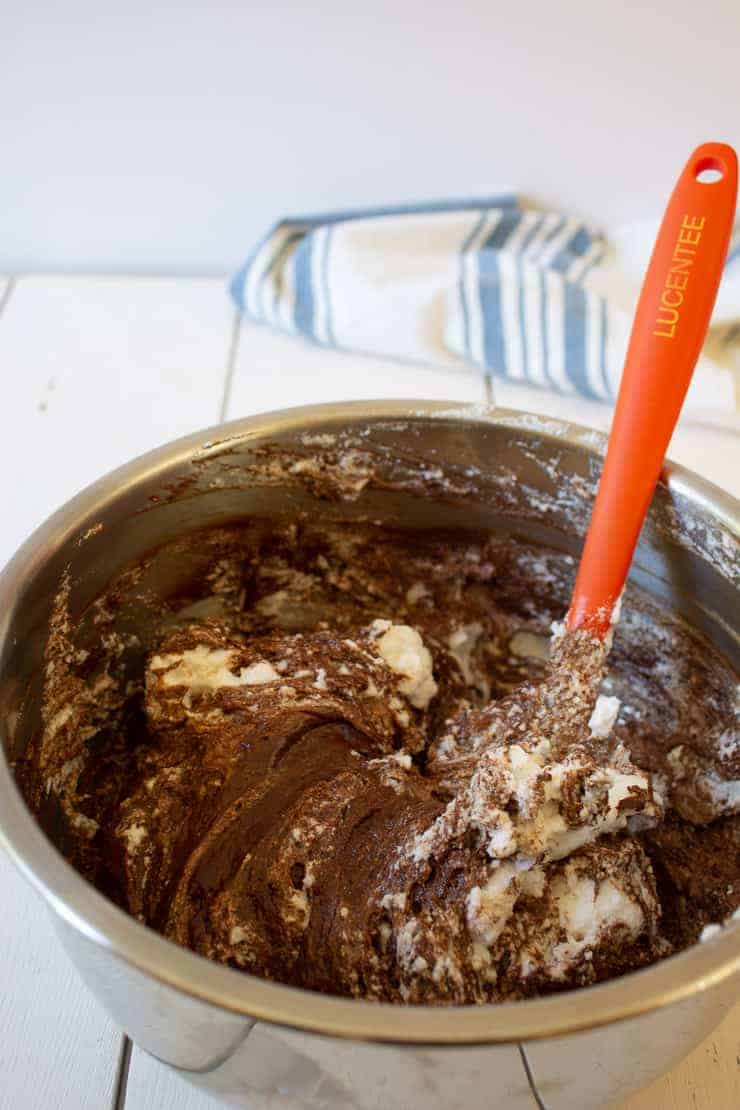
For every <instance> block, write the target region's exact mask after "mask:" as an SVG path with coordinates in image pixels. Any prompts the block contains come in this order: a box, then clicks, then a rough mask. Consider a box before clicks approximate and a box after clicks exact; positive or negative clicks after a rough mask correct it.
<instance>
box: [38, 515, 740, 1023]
mask: <svg viewBox="0 0 740 1110" xmlns="http://www.w3.org/2000/svg"><path fill="white" fill-rule="evenodd" d="M198 542H199V543H200V544H201V545H203V544H205V545H206V546H208V545H210V546H211V548H212V552H213V558H212V560H211V561H210V563H209V569H208V572H207V574H206V575H205V577H204V578H203V579H202V580H201V581H199V582H198V583H197V584H194V585H193V589H192V591H191V596H190V597H188V598H186V599H182V598H181V599H180V602H181V604H180V607H179V612H177V613H173V612H170V613H166V614H163V620H162V622H161V629H160V633H159V635H158V637H157V639H156V642H154V643H152V644H149V645H143V647H144V648H145V649H146V650H145V651H143V652H142V654H141V658H142V666H141V667H140V669H139V671H138V673H137V674H136V675H135V676H133V677H132V675H131V673H130V670H129V672H127V674H126V681H125V683H124V682H123V681H122V679H121V676H120V675H119V674H117V673H116V671H115V667H111V666H110V665H104V664H103V662H102V661H101V659H97V660H95V659H94V660H92V661H90V660H89V659H76V658H75V657H74V653H73V652H72V650H71V648H69V647H68V650H67V651H66V655H65V654H64V652H62V655H63V656H64V659H65V660H66V669H64V668H62V670H64V674H63V677H62V678H61V680H59V681H57V682H55V683H54V682H50V683H49V691H48V696H47V700H46V705H45V730H44V734H43V736H42V737H40V738H39V742H38V745H37V746H36V747H35V748H34V750H33V751H32V752H31V753H30V755H29V757H28V760H27V761H26V762H25V763H24V764H23V766H21V767H19V776H20V778H21V781H22V782H23V784H24V786H25V789H26V793H27V796H28V797H29V799H30V800H31V802H32V804H33V805H34V807H35V808H36V809H37V811H38V812H39V814H40V816H41V818H42V820H43V821H44V823H45V824H46V827H47V828H48V829H50V830H51V832H52V835H54V837H55V839H56V840H57V842H58V843H60V844H61V846H62V848H63V850H64V851H66V853H67V854H68V855H69V856H70V858H71V859H73V861H74V862H75V863H76V865H77V866H78V867H80V868H81V869H82V870H83V871H84V873H86V874H87V875H88V876H89V877H90V878H91V879H92V881H94V882H96V883H97V885H99V886H100V887H101V889H103V890H105V891H106V892H107V893H108V894H109V895H111V896H112V897H114V898H115V899H116V900H117V901H118V902H119V903H120V904H121V905H123V906H124V907H125V908H126V909H127V910H128V911H129V912H130V913H132V914H133V915H135V916H136V917H138V918H139V919H140V920H141V921H143V922H145V923H147V924H149V925H151V926H153V927H154V928H156V929H158V930H159V931H161V932H163V933H164V934H165V935H166V936H168V937H170V938H172V939H173V940H175V941H177V942H178V943H179V944H182V945H186V946H188V947H190V948H192V949H194V950H195V951H197V952H200V953H202V954H203V955H206V956H209V957H210V958H212V959H215V960H219V961H221V962H223V963H227V964H230V965H232V966H235V967H238V968H241V969H243V970H244V971H248V972H252V973H254V974H257V975H260V976H263V977H267V978H270V979H275V980H279V981H282V982H288V983H292V984H295V985H298V986H302V987H306V988H309V989H314V990H320V991H325V992H330V993H335V994H342V995H349V996H356V997H364V998H371V999H377V1000H386V1001H394V1002H417V1003H464V1002H487V1001H497V1000H502V999H507V998H517V997H523V996H527V995H532V994H537V993H542V992H546V991H548V990H553V989H563V988H566V987H573V986H579V985H584V984H588V983H591V982H595V981H598V980H600V979H603V978H606V977H609V976H611V975H615V974H620V973H622V972H624V971H626V970H629V969H632V968H636V967H639V966H641V965H643V964H646V963H648V962H651V961H653V960H656V959H658V958H660V957H663V956H666V955H668V954H670V953H671V952H672V951H674V950H675V949H676V948H678V947H682V946H684V945H686V944H687V943H690V942H692V941H694V940H696V939H697V937H698V936H699V933H700V932H701V930H702V928H703V927H704V926H705V925H706V924H707V923H708V922H710V921H711V922H716V921H720V920H724V919H727V918H729V917H730V915H731V914H732V913H733V912H734V911H735V910H736V909H737V906H738V904H739V903H740V831H739V828H740V819H739V818H738V817H737V816H733V814H735V813H736V812H737V809H738V805H739V803H740V799H739V784H738V777H739V775H740V753H739V752H738V743H737V728H736V722H737V716H736V714H737V702H736V680H735V676H734V675H733V673H732V671H731V670H730V668H729V666H728V665H727V663H726V662H725V661H724V660H723V659H722V658H721V657H720V656H719V655H717V654H716V652H714V651H713V650H712V649H711V648H710V647H709V646H708V645H707V644H706V643H704V642H703V641H702V640H700V639H699V638H698V637H697V636H695V635H694V634H693V633H692V632H691V631H690V630H688V629H687V628H685V627H683V626H681V625H679V624H678V623H676V622H674V621H672V620H670V619H668V618H667V617H665V616H664V615H661V614H660V613H658V612H656V611H655V609H654V608H653V607H652V606H651V605H650V604H649V603H647V602H646V601H645V600H644V599H640V598H631V599H628V601H627V604H626V606H625V614H624V618H623V621H622V624H621V625H620V628H619V631H618V634H617V637H616V642H615V645H614V649H613V652H612V654H611V656H610V658H609V663H608V667H606V665H605V652H606V649H605V647H604V645H602V644H599V643H598V642H596V641H594V640H592V639H591V638H590V637H588V636H587V635H585V634H578V635H576V636H565V635H564V634H563V632H562V629H560V628H558V627H557V626H556V631H555V633H554V635H553V636H552V639H551V640H550V625H551V622H552V621H553V620H554V619H558V618H560V617H562V614H563V612H564V607H565V603H566V600H567V597H568V593H569V589H570V582H571V576H572V569H573V567H572V560H570V559H569V557H568V556H564V555H561V554H557V553H555V552H552V551H548V550H546V549H538V548H533V547H531V546H527V545H524V544H519V543H516V542H514V541H511V540H506V541H504V540H497V539H495V538H490V537H481V536H465V535H461V534H451V535H434V534H429V533H423V534H420V533H413V534H412V533H403V532H399V531H396V532H394V531H391V530H388V529H383V528H374V527H372V526H370V525H367V526H356V525H355V526H346V527H340V526H334V527H332V528H326V527H323V528H318V527H312V526H310V525H307V524H305V523H304V524H300V525H299V524H296V523H293V524H289V525H284V526H267V525H264V524H263V525H259V526H257V525H255V526H252V527H245V528H243V529H233V530H221V531H214V532H212V533H209V534H208V536H204V537H200V539H199V540H198ZM204 599H205V600H204ZM548 654H549V659H548V658H547V655H548ZM53 671H54V665H53V661H52V672H53ZM59 673H61V670H59V668H58V674H57V678H58V677H59Z"/></svg>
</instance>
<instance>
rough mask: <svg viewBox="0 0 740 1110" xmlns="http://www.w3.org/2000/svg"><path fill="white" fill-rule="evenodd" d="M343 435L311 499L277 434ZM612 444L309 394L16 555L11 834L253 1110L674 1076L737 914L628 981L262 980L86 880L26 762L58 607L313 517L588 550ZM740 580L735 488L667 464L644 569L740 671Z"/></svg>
mask: <svg viewBox="0 0 740 1110" xmlns="http://www.w3.org/2000/svg"><path fill="white" fill-rule="evenodd" d="M327 444H333V445H334V448H335V449H336V450H335V463H336V472H337V474H341V475H345V476H346V474H350V475H351V476H352V478H353V480H354V492H355V494H356V497H355V499H353V500H342V499H341V497H339V498H337V496H336V492H337V491H336V489H335V490H333V491H332V490H331V489H328V490H324V493H328V494H330V496H325V497H321V496H319V497H316V496H315V493H316V488H315V486H314V487H312V486H311V483H310V482H307V481H306V473H305V472H306V470H307V469H310V467H309V468H306V467H305V466H300V465H299V466H295V465H292V466H288V467H284V468H283V469H282V471H281V472H280V473H278V472H277V471H276V470H275V469H274V468H273V469H272V470H271V469H270V466H269V465H267V463H266V459H265V457H264V454H263V449H264V448H265V447H266V445H276V446H279V448H280V449H281V450H285V451H289V452H293V454H292V455H291V456H290V457H291V458H293V459H294V460H295V458H299V459H300V457H302V456H307V455H310V454H311V452H313V451H317V450H319V449H323V446H325V445H327ZM322 445H323V446H322ZM602 449H603V439H602V437H601V436H599V435H597V434H596V433H594V432H590V431H587V430H585V429H582V428H577V427H574V426H573V425H568V424H563V423H561V422H558V421H554V420H550V419H544V418H540V417H536V416H532V415H528V414H523V413H513V412H506V411H501V410H496V411H493V412H491V413H487V412H484V411H481V410H480V409H479V408H474V407H464V408H460V407H458V406H453V405H451V404H442V403H434V404H430V403H425V402H416V401H409V402H368V403H360V404H338V405H325V406H317V407H313V408H302V409H292V410H289V411H284V412H280V413H272V414H268V415H264V416H259V417H254V418H252V419H248V420H243V421H238V422H236V423H233V424H229V425H226V426H224V427H220V428H216V429H210V430H208V431H207V432H203V433H201V434H197V435H194V436H191V437H189V438H187V439H183V440H180V441H178V442H176V443H174V444H171V445H169V446H166V447H163V448H162V449H161V450H158V451H155V452H153V453H152V454H150V455H147V456H145V457H143V458H141V459H137V460H135V461H134V462H132V463H130V464H129V465H128V466H125V467H123V468H121V469H120V470H118V471H116V472H115V473H113V474H111V475H109V476H107V477H105V478H103V479H101V480H100V481H99V482H97V483H95V485H93V486H91V487H90V488H89V489H87V490H85V492H83V493H81V494H80V495H79V496H78V497H76V498H75V499H74V500H73V501H71V502H70V503H69V504H67V505H66V506H65V507H64V508H63V509H61V510H60V511H59V512H58V513H57V514H56V515H55V516H53V517H52V518H51V519H50V520H49V521H48V522H47V523H46V524H44V525H43V526H42V527H41V528H40V529H39V530H38V531H37V532H36V533H35V534H34V535H33V536H32V537H31V538H30V539H29V540H28V542H27V543H26V544H25V545H24V547H23V548H22V549H21V550H20V551H19V552H18V554H17V555H16V557H15V558H14V559H13V561H12V562H11V563H10V564H9V565H8V567H7V568H6V569H5V571H4V573H3V574H2V577H0V728H1V729H2V740H3V748H4V751H5V753H6V756H7V758H6V759H0V842H1V843H2V844H3V845H4V846H5V848H6V850H7V851H8V852H9V853H10V855H11V856H12V858H13V859H14V860H15V862H16V864H17V866H18V867H19V868H20V870H21V871H22V872H23V874H24V875H25V876H26V878H27V879H28V881H29V882H30V883H32V885H33V886H34V887H35V888H36V890H37V891H38V892H39V893H40V894H41V896H42V898H43V899H44V900H45V902H46V904H47V906H48V907H49V909H50V910H51V915H52V920H53V922H54V926H55V928H56V931H57V932H58V934H59V937H60V939H61V941H62V943H63V945H64V947H65V948H66V950H67V952H68V953H69V955H70V956H71V958H72V960H73V961H74V963H75V964H76V966H77V968H78V969H79V972H80V974H81V975H82V977H83V979H84V980H85V982H86V983H87V984H88V985H89V987H90V988H91V989H92V990H93V992H94V993H95V995H96V996H97V997H98V999H99V1000H100V1001H101V1002H102V1003H103V1005H104V1006H105V1007H106V1009H107V1010H108V1012H109V1013H110V1014H111V1015H112V1017H113V1018H114V1019H115V1020H116V1021H117V1022H118V1024H119V1025H120V1026H121V1027H122V1028H123V1029H124V1030H126V1032H127V1033H128V1034H129V1035H130V1036H131V1037H132V1038H133V1040H134V1041H135V1042H136V1043H137V1044H139V1045H141V1047H142V1048H144V1049H146V1051H148V1052H150V1053H152V1054H153V1055H154V1056H156V1057H159V1059H161V1060H163V1061H165V1062H166V1063H168V1064H170V1065H171V1066H173V1067H175V1068H177V1069H179V1070H181V1071H182V1072H183V1073H184V1074H186V1075H187V1076H188V1077H189V1078H190V1079H191V1080H192V1081H193V1082H195V1083H198V1084H201V1085H202V1086H203V1087H205V1088H207V1089H208V1090H210V1091H211V1092H214V1093H216V1094H218V1095H220V1096H221V1097H222V1098H223V1099H224V1100H226V1101H231V1102H234V1103H236V1104H241V1105H245V1104H246V1105H252V1104H253V1103H252V1102H251V1101H250V1099H256V1100H257V1103H256V1104H257V1105H260V1106H262V1105H267V1104H269V1105H270V1106H284V1107H293V1106H301V1107H324V1108H329V1107H332V1108H333V1107H361V1108H363V1110H370V1108H380V1107H382V1108H383V1110H410V1108H414V1107H421V1106H423V1107H425V1108H427V1110H434V1108H437V1107H439V1108H442V1107H444V1108H449V1107H456V1106H460V1107H462V1106H464V1107H466V1110H474V1108H477V1107H480V1108H483V1107H489V1106H491V1105H496V1106H506V1107H517V1108H518V1107H532V1106H534V1105H536V1104H539V1105H544V1106H547V1107H549V1108H551V1110H552V1108H555V1107H568V1110H576V1108H578V1107H584V1108H586V1107H588V1108H589V1110H591V1108H593V1107H596V1106H600V1105H604V1104H605V1103H608V1102H610V1101H613V1100H615V1099H619V1098H623V1097H625V1096H626V1095H627V1094H629V1093H630V1092H631V1091H633V1090H635V1089H636V1088H638V1087H640V1086H641V1085H643V1084H645V1083H647V1082H649V1081H650V1080H651V1079H653V1078H654V1077H656V1076H657V1075H659V1074H660V1073H661V1072H663V1071H664V1070H666V1069H667V1068H669V1067H671V1066H672V1065H673V1064H674V1063H675V1062H676V1061H677V1060H678V1059H680V1058H681V1057H682V1056H683V1055H684V1054H685V1053H687V1052H688V1051H689V1050H690V1049H691V1048H692V1047H693V1046H694V1045H695V1044H697V1043H698V1042H699V1041H700V1040H701V1039H702V1038H703V1037H704V1036H705V1035H706V1034H707V1033H708V1032H709V1031H710V1029H711V1028H712V1027H713V1026H714V1025H715V1024H716V1023H717V1022H718V1021H719V1020H720V1019H721V1018H722V1016H723V1015H724V1013H725V1012H726V1011H727V1009H728V1007H729V1006H730V1005H731V1003H732V1002H733V1001H734V1000H735V998H736V996H737V986H738V972H740V927H738V926H733V927H729V928H727V929H725V930H723V931H722V933H721V935H719V936H718V937H716V938H715V939H713V940H711V941H709V942H707V943H705V944H701V945H697V946H695V947H693V948H692V949H690V950H689V951H686V952H684V953H682V954H680V955H678V956H675V957H673V958H671V959H669V960H666V961H664V962H662V963H660V964H658V965H656V966H654V967H651V968H648V969H646V970H643V971H639V972H636V973H634V974H631V975H627V976H624V977H623V978H621V979H618V980H615V981H612V982H609V983H605V984H602V985H600V986H596V987H591V988H589V989H586V990H582V991H579V992H575V993H563V994H558V995H554V996H551V997H548V998H544V999H536V1000H532V1001H526V1002H517V1003H511V1004H506V1005H500V1006H483V1007H457V1008H444V1007H443V1008H422V1007H392V1006H388V1005H377V1004H373V1003H368V1002H357V1001H351V1000H347V999H339V998H331V997H327V996H323V995H318V994H313V993H310V992H307V991H301V990H296V989H293V988H290V987H287V986H282V985H279V984H275V983H269V982H264V981H261V980H259V979H255V978H252V977H250V976H248V975H244V974H241V973H239V972H237V971H234V970H231V969H229V968H226V967H222V966H219V965H217V964H215V963H210V962H208V961H207V960H205V959H203V958H201V957H200V956H196V955H194V954H193V953H191V952H189V951H185V950H183V949H181V948H179V947H177V946H176V945H175V944H172V943H170V942H169V941H166V940H164V939H163V938H162V937H160V936H158V935H157V934H155V933H154V932H152V931H150V930H149V929H146V928H145V927H144V926H142V925H140V924H138V923H137V922H136V921H134V920H133V919H131V918H130V917H127V916H126V915H125V914H124V913H122V912H121V911H120V910H119V909H117V908H116V907H115V906H114V905H113V904H111V903H110V902H109V901H107V900H106V899H105V898H104V897H103V896H102V895H100V894H99V893H97V891H95V890H94V889H92V887H90V886H89V885H88V884H87V883H86V882H85V881H84V880H83V879H82V878H81V877H80V876H79V875H78V874H77V873H76V872H75V871H74V870H73V869H72V868H71V867H70V866H69V865H68V864H67V863H66V862H65V861H64V859H62V857H61V856H60V854H59V853H58V852H57V850H56V849H55V848H54V846H53V845H52V844H51V843H50V842H49V840H47V839H46V837H45V836H44V834H43V832H42V831H41V829H40V828H39V826H38V825H37V823H36V821H35V820H34V818H33V817H32V816H31V814H30V813H29V811H28V810H27V808H26V806H25V804H24V802H23V800H22V798H21V797H20V795H19V793H18V791H17V789H16V786H15V783H14V779H13V776H12V773H11V770H10V767H9V764H8V760H10V761H12V759H13V758H14V757H16V756H17V755H18V754H19V753H20V752H21V751H22V750H23V748H24V746H25V744H26V743H27V741H28V738H29V736H30V735H31V734H32V732H33V730H34V729H36V728H37V727H38V724H39V693H40V671H41V667H42V660H43V653H44V648H45V643H46V638H47V634H48V623H49V615H50V610H51V606H52V603H53V600H54V597H55V594H56V591H57V589H58V586H59V582H60V579H61V576H62V575H63V573H64V572H65V570H67V569H68V570H69V572H70V574H71V580H72V594H71V608H72V612H73V615H74V614H80V613H82V612H83V611H84V610H85V609H86V608H87V607H88V606H89V605H90V603H91V602H92V601H93V600H94V599H95V598H96V597H97V596H98V595H99V594H100V593H101V591H102V590H103V589H104V587H105V586H106V584H107V583H108V582H109V581H110V579H111V578H112V577H113V576H114V575H116V574H117V573H118V572H119V571H120V570H121V569H122V568H124V567H126V566H127V565H129V564H130V563H131V562H132V561H134V560H136V559H138V558H139V557H141V556H142V555H143V554H144V553H146V552H150V551H152V550H153V549H155V548H157V546H158V545H160V544H162V543H163V542H164V541H166V540H170V539H171V538H172V537H173V536H177V535H180V534H184V533H186V532H188V531H190V530H192V529H193V528H196V527H202V526H204V525H206V524H211V523H216V522H222V521H225V520H230V519H233V518H234V517H238V516H242V515H244V514H264V513H268V512H275V511H285V510H289V511H294V510H296V509H299V508H308V509H309V510H310V511H311V512H312V513H313V514H325V515H326V516H327V517H331V518H334V519H336V518H338V517H342V518H346V517H349V518H357V517H366V518H368V517H369V518H370V519H373V520H376V519H383V520H387V521H396V522H398V521H403V522H404V523H406V524H415V525H418V526H420V527H423V526H425V525H429V524H430V523H434V524H435V525H450V526H453V527H454V526H458V525H462V524H464V525H472V524H474V525H481V526H484V527H490V528H493V529H498V530H502V529H506V530H508V531H513V532H515V533H516V534H519V535H522V536H524V537H529V538H533V539H535V540H540V541H546V542H548V543H551V544H553V545H554V546H556V547H559V548H561V549H565V550H569V551H572V552H577V550H578V546H579V541H580V537H581V536H582V534H583V531H584V526H585V523H586V520H587V518H588V512H589V507H590V503H591V499H592V497H593V491H594V484H595V481H596V479H597V477H598V473H599V469H600V459H601V451H602ZM430 490H431V491H432V492H433V496H432V497H431V498H430V497H428V496H425V495H424V494H425V493H428V492H429V491H430ZM320 492H321V491H319V493H320ZM152 567H153V569H152V571H151V573H150V580H149V585H150V586H152V585H153V586H155V587H156V588H157V589H158V590H159V591H160V592H161V593H163V594H167V593H168V592H172V591H174V590H175V589H176V588H177V579H178V568H177V566H173V565H171V561H170V562H169V563H167V565H161V566H158V564H157V561H156V559H155V560H154V563H153V564H152ZM152 575H153V576H154V577H153V578H152ZM738 576H739V567H738V505H737V503H736V502H735V501H734V500H733V499H732V498H730V497H729V496H728V495H726V494H724V493H722V492H721V491H720V490H719V489H716V488H714V487H713V486H711V485H709V484H708V483H706V482H704V481H702V480H701V479H699V478H698V477H696V476H694V475H691V474H689V473H687V472H686V471H684V470H682V469H681V468H679V467H675V466H671V465H669V466H667V467H666V472H665V478H664V480H663V482H662V484H661V486H660V487H659V490H658V492H657V494H656V498H655V501H654V504H653V508H652V510H651V515H650V519H649V521H648V523H647V525H646V527H645V529H644V531H643V536H642V538H641V543H640V546H639V550H638V552H637V557H636V561H635V566H634V570H633V575H632V578H633V580H635V581H636V582H637V583H638V584H639V585H640V586H641V587H642V588H644V589H646V590H648V591H649V592H650V593H651V594H652V595H654V596H655V597H656V598H658V599H659V600H660V601H661V602H662V603H663V604H665V605H666V606H668V607H670V608H672V609H674V610H675V611H677V612H679V613H682V614H683V615H684V616H686V618H687V619H688V620H689V621H690V622H691V623H692V624H694V625H695V626H697V627H698V628H700V629H702V630H703V631H704V632H705V633H706V634H707V635H708V636H709V638H710V639H711V640H712V641H714V642H715V643H716V644H717V645H718V646H719V647H720V649H721V650H722V651H724V652H725V653H726V654H727V655H729V656H730V657H734V659H735V661H736V663H737V661H738V658H739V657H740V605H739V604H738V596H739V595H738V588H739V586H740V582H739V581H738ZM143 619H145V615H144V614H143V612H142V620H143ZM260 1095H261V1096H262V1098H263V1099H264V1100H265V1101H264V1102H260V1101H259V1097H258V1096H260ZM538 1099H539V1100H540V1101H539V1103H537V1101H536V1100H538Z"/></svg>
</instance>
